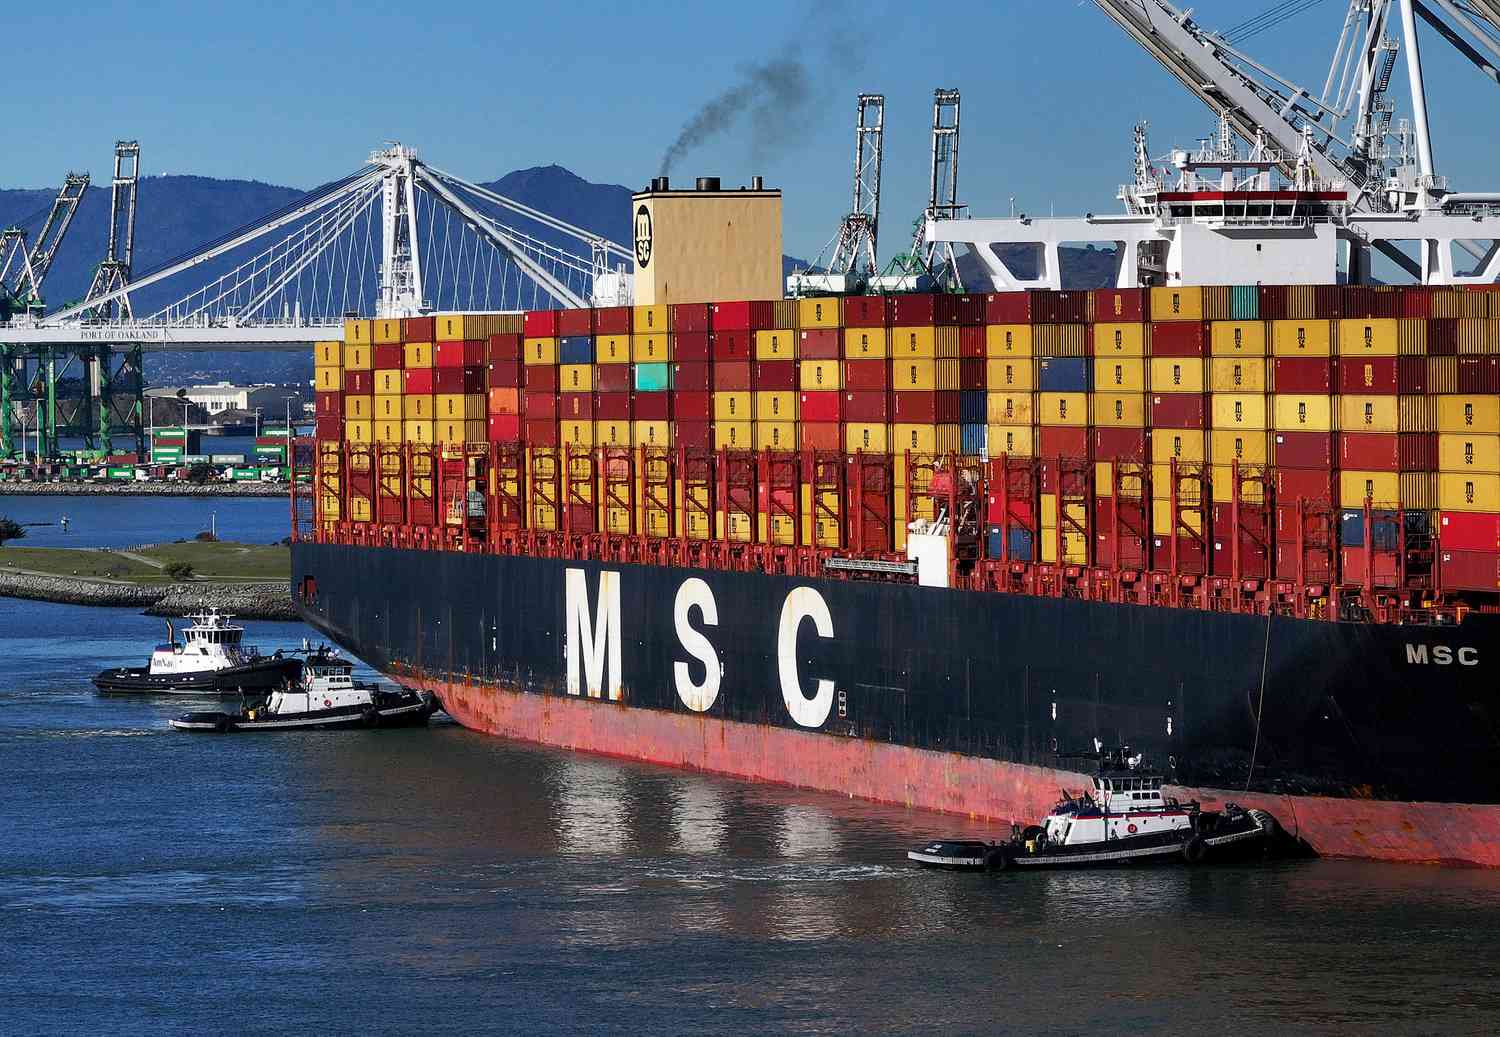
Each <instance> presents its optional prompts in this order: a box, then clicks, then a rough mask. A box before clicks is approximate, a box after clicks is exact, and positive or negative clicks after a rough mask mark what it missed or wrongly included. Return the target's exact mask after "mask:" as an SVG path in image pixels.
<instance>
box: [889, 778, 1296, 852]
mask: <svg viewBox="0 0 1500 1037" xmlns="http://www.w3.org/2000/svg"><path fill="white" fill-rule="evenodd" d="M1162 783H1163V778H1162V776H1161V775H1160V774H1155V773H1152V772H1150V771H1148V770H1144V769H1141V759H1140V757H1139V756H1136V757H1132V756H1130V755H1129V750H1128V749H1120V750H1117V751H1115V752H1111V753H1107V754H1104V755H1103V756H1102V757H1101V759H1100V766H1099V773H1098V774H1097V775H1096V776H1095V777H1094V779H1093V786H1094V787H1093V790H1092V791H1091V792H1085V793H1082V794H1081V795H1077V796H1074V795H1070V794H1069V793H1068V792H1066V791H1064V792H1063V796H1062V799H1061V800H1060V801H1059V802H1058V804H1057V806H1055V807H1053V808H1052V812H1051V813H1049V814H1048V815H1047V816H1046V817H1045V818H1043V819H1042V822H1041V824H1038V825H1031V826H1029V827H1026V828H1022V827H1021V826H1020V825H1016V826H1014V828H1013V830H1012V833H1011V839H1010V841H1009V842H1006V843H985V842H980V841H978V840H941V839H940V840H935V841H933V842H930V843H928V844H927V845H925V846H923V847H922V848H920V849H916V850H911V851H908V853H907V855H906V856H907V858H908V859H909V860H912V861H915V862H917V863H918V864H922V865H926V866H928V867H936V868H976V869H977V868H989V869H995V870H999V869H1003V868H1012V867H1014V868H1039V867H1052V868H1056V867H1086V866H1095V865H1103V864H1145V863H1152V862H1161V861H1181V862H1184V863H1187V864H1201V863H1203V862H1204V861H1205V860H1210V859H1212V858H1214V857H1224V856H1227V855H1228V851H1229V850H1230V849H1231V848H1233V849H1234V850H1236V851H1239V850H1243V849H1248V848H1250V847H1251V846H1256V845H1261V846H1264V845H1266V844H1268V843H1269V842H1270V841H1271V840H1272V839H1273V838H1274V837H1275V836H1276V835H1277V833H1278V832H1279V826H1278V825H1277V823H1276V819H1275V818H1273V817H1272V816H1271V815H1270V814H1267V813H1266V812H1265V811H1262V810H1244V809H1242V808H1240V807H1237V806H1235V805H1234V804H1233V803H1230V804H1227V805H1226V806H1225V808H1224V809H1223V810H1222V811H1204V810H1201V809H1199V806H1198V804H1197V803H1196V802H1189V803H1180V802H1178V801H1177V800H1176V799H1172V798H1169V797H1166V796H1164V795H1163V794H1162Z"/></svg>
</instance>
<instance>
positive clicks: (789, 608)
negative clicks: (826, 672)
mask: <svg viewBox="0 0 1500 1037" xmlns="http://www.w3.org/2000/svg"><path fill="white" fill-rule="evenodd" d="M804 619H810V620H812V621H813V627H814V628H815V629H816V630H817V631H818V636H819V637H824V638H827V637H832V636H833V616H832V615H830V614H829V612H828V603H827V602H826V601H824V600H823V595H821V594H819V593H818V592H817V591H816V590H814V589H813V588H811V587H795V588H793V589H792V592H791V593H790V594H788V595H787V596H786V601H785V602H784V603H783V604H782V606H781V625H780V627H779V628H778V629H777V632H776V661H777V664H778V668H779V671H780V674H781V697H782V699H784V700H785V701H786V708H787V712H789V713H791V714H792V719H793V720H795V721H796V722H797V723H798V724H800V725H801V726H802V727H822V726H823V721H825V720H827V719H828V712H829V710H831V709H832V708H833V681H831V680H828V679H826V678H820V679H819V680H818V685H817V690H816V691H814V693H813V697H812V698H808V697H807V696H806V695H804V694H803V693H802V679H801V677H800V676H798V673H797V631H798V630H799V629H800V628H801V626H802V621H803V620H804Z"/></svg>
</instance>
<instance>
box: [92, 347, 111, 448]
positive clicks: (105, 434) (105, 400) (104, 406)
mask: <svg viewBox="0 0 1500 1037" xmlns="http://www.w3.org/2000/svg"><path fill="white" fill-rule="evenodd" d="M110 353H111V350H110V348H109V347H108V346H100V347H99V353H98V357H97V359H96V360H95V363H97V364H98V365H99V377H98V385H99V399H98V410H97V411H96V414H97V417H98V425H99V449H100V450H103V451H104V456H105V457H108V456H109V455H110V454H112V453H114V444H113V443H112V441H111V437H110V434H109V432H110V428H109V398H110V395H111V393H110V377H109V361H110Z"/></svg>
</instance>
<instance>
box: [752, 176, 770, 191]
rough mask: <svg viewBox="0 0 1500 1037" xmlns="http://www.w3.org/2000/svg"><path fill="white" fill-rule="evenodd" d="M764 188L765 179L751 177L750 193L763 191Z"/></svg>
mask: <svg viewBox="0 0 1500 1037" xmlns="http://www.w3.org/2000/svg"><path fill="white" fill-rule="evenodd" d="M765 188H766V178H765V177H763V176H752V177H751V178H750V190H752V191H764V190H765Z"/></svg>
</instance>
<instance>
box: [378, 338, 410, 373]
mask: <svg viewBox="0 0 1500 1037" xmlns="http://www.w3.org/2000/svg"><path fill="white" fill-rule="evenodd" d="M401 354H402V349H401V345H400V343H396V344H393V345H381V346H376V347H374V349H373V350H372V351H371V357H372V359H373V361H374V367H375V370H377V371H399V370H401V365H402V360H401Z"/></svg>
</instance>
